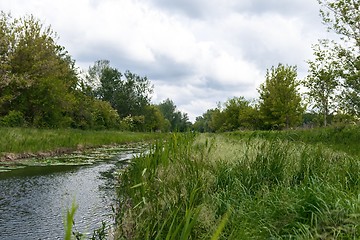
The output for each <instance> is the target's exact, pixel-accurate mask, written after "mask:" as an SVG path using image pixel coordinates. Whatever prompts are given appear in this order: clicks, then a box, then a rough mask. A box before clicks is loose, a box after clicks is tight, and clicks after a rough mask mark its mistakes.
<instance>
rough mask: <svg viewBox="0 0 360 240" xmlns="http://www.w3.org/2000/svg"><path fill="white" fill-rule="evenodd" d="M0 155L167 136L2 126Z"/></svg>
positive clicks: (139, 140) (75, 148) (72, 148)
mask: <svg viewBox="0 0 360 240" xmlns="http://www.w3.org/2000/svg"><path fill="white" fill-rule="evenodd" d="M0 135H1V136H2V137H1V139H0V151H1V152H0V157H3V156H4V154H5V153H18V154H24V153H39V152H48V151H59V153H61V151H62V150H64V152H66V150H82V149H86V148H93V147H99V146H102V145H114V144H126V143H133V142H143V141H147V140H152V139H156V138H160V137H162V136H164V134H161V133H136V132H120V131H113V130H107V131H105V130H104V131H91V130H75V129H34V128H0Z"/></svg>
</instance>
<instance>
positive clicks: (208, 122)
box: [194, 0, 360, 132]
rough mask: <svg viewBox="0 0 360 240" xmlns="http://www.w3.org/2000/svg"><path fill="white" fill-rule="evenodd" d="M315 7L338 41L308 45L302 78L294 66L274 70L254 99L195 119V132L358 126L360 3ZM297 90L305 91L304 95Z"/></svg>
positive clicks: (237, 100) (345, 0)
mask: <svg viewBox="0 0 360 240" xmlns="http://www.w3.org/2000/svg"><path fill="white" fill-rule="evenodd" d="M318 2H319V4H320V6H321V10H320V15H321V16H322V19H323V23H324V24H325V25H326V26H327V28H328V30H330V31H333V32H335V33H336V34H338V35H339V40H338V41H330V40H328V39H319V41H318V43H317V44H314V45H313V46H312V49H313V55H314V59H313V60H309V61H308V62H307V63H308V66H309V68H308V75H307V77H306V78H305V79H303V80H298V79H297V72H296V66H288V65H283V64H279V65H278V66H277V67H274V66H273V67H271V69H268V70H267V73H266V76H265V82H264V83H263V84H261V85H260V87H259V89H258V92H259V95H260V97H259V99H258V100H246V99H245V98H244V97H234V98H232V99H229V100H227V101H226V102H225V103H224V104H221V103H219V104H218V107H217V108H215V109H210V110H207V111H206V112H205V113H204V114H203V115H202V116H199V117H197V118H196V122H195V123H194V128H195V129H196V130H198V131H201V132H217V131H233V130H237V129H266V130H268V129H286V128H291V127H299V126H302V127H309V126H310V127H311V126H327V125H329V124H333V123H338V122H344V123H353V122H358V121H359V119H360V3H359V2H358V1H352V0H334V1H329V0H318ZM301 86H302V87H303V88H305V89H306V91H305V93H303V94H300V87H301ZM303 99H305V101H304V100H303Z"/></svg>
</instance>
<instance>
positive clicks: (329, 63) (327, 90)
mask: <svg viewBox="0 0 360 240" xmlns="http://www.w3.org/2000/svg"><path fill="white" fill-rule="evenodd" d="M322 46H323V48H322ZM313 50H314V55H315V60H314V61H308V64H309V70H308V71H309V75H308V76H307V78H306V80H305V81H304V82H303V84H304V86H305V87H307V88H308V93H307V94H308V95H309V97H310V98H311V103H313V106H314V108H315V109H318V111H319V112H320V113H321V114H322V116H323V125H324V126H326V125H327V124H328V122H329V115H330V114H332V113H333V112H334V111H335V109H336V101H335V100H336V99H335V98H336V90H337V87H338V85H339V82H338V79H337V78H338V76H339V70H338V69H339V66H338V64H337V62H335V61H334V58H333V54H332V52H331V51H329V45H328V41H325V40H324V41H320V43H319V44H318V45H315V46H313Z"/></svg>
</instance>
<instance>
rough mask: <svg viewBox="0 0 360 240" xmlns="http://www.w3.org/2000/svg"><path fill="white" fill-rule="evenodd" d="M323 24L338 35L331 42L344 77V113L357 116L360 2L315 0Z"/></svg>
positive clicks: (359, 66)
mask: <svg viewBox="0 0 360 240" xmlns="http://www.w3.org/2000/svg"><path fill="white" fill-rule="evenodd" d="M318 2H319V4H320V5H321V7H322V9H321V10H320V15H321V16H322V18H323V23H324V24H325V25H326V26H327V27H328V30H332V31H334V32H335V33H337V34H339V35H340V40H341V41H340V43H336V44H335V43H334V47H333V49H332V50H333V52H334V53H335V54H334V59H335V61H337V62H338V64H339V65H340V69H341V70H342V71H341V77H342V79H343V80H344V81H343V86H344V91H343V95H344V98H343V103H344V106H345V107H346V110H347V112H349V113H352V114H354V115H357V116H358V117H359V116H360V3H359V1H354V0H333V1H329V0H318Z"/></svg>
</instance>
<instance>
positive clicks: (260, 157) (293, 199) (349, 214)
mask: <svg viewBox="0 0 360 240" xmlns="http://www.w3.org/2000/svg"><path fill="white" fill-rule="evenodd" d="M359 170H360V163H359V161H358V156H357V155H355V156H354V155H349V154H346V153H344V152H337V151H334V150H332V149H331V148H327V147H323V146H322V145H311V144H310V145H309V144H305V143H300V142H292V141H288V140H281V139H279V138H264V137H259V136H254V135H251V136H250V137H244V136H241V137H239V135H232V136H229V135H194V134H190V133H189V134H185V135H177V134H174V135H173V136H172V138H171V139H169V140H168V141H166V142H163V141H158V142H157V143H156V144H154V145H153V146H152V148H151V149H150V152H149V153H148V154H144V155H142V156H139V157H138V158H136V159H135V160H134V161H133V162H132V163H131V165H130V166H129V168H128V169H126V170H125V171H124V172H123V173H122V174H121V175H120V178H119V188H118V196H119V204H118V210H117V218H116V222H117V226H118V228H117V236H118V239H211V238H213V239H358V238H360V188H359V186H360V185H359V184H360V175H359Z"/></svg>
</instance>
